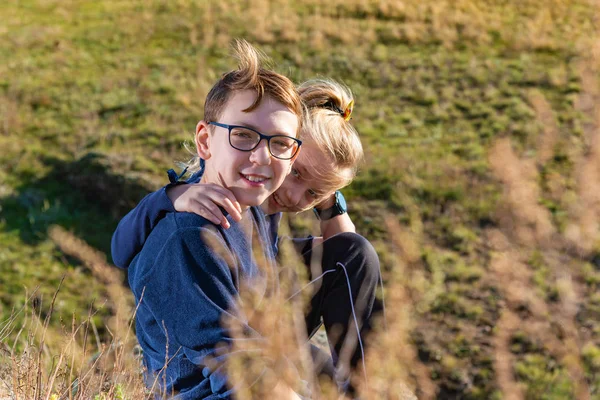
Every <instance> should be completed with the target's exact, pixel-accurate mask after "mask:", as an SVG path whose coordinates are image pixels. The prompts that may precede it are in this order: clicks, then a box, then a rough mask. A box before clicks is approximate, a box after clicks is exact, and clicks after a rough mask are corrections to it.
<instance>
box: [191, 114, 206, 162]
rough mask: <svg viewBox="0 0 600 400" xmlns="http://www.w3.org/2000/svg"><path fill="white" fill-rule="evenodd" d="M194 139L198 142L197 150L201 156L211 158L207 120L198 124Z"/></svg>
mask: <svg viewBox="0 0 600 400" xmlns="http://www.w3.org/2000/svg"><path fill="white" fill-rule="evenodd" d="M194 141H195V142H196V151H197V152H198V155H199V156H200V158H203V159H204V160H208V159H209V158H210V134H209V131H208V124H207V123H206V121H204V120H202V121H200V122H198V125H196V135H195V137H194Z"/></svg>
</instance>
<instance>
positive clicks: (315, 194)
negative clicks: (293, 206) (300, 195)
mask: <svg viewBox="0 0 600 400" xmlns="http://www.w3.org/2000/svg"><path fill="white" fill-rule="evenodd" d="M307 192H308V194H309V195H310V197H312V198H316V197H317V193H316V192H315V191H314V190H312V189H308V190H307Z"/></svg>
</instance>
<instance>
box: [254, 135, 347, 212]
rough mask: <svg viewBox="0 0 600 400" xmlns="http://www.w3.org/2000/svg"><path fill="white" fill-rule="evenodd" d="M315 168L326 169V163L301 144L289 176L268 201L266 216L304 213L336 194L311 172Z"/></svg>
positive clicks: (321, 155) (311, 148)
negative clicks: (316, 166)
mask: <svg viewBox="0 0 600 400" xmlns="http://www.w3.org/2000/svg"><path fill="white" fill-rule="evenodd" d="M305 143H306V142H305ZM315 165H319V166H318V168H323V169H326V168H329V165H328V162H327V160H326V159H325V157H324V155H323V154H322V153H321V152H320V151H319V150H318V149H316V148H314V147H312V146H310V145H305V144H303V145H302V150H301V151H300V154H299V155H298V157H297V158H296V161H295V162H294V164H293V165H292V168H291V171H290V174H289V175H288V176H287V177H286V178H285V180H284V181H283V184H282V185H281V186H280V187H279V189H277V190H276V191H275V192H274V193H273V194H272V195H271V196H270V197H269V198H268V200H267V204H266V206H267V207H266V208H267V210H266V212H267V214H273V213H276V212H299V211H304V210H307V209H309V208H311V207H313V206H314V205H315V204H317V203H319V202H320V201H322V200H324V199H325V198H327V196H331V194H333V192H335V191H336V189H337V188H334V187H331V184H330V183H327V182H326V181H324V180H323V177H322V176H321V174H318V173H317V171H315V170H314V168H315V167H314V166H315Z"/></svg>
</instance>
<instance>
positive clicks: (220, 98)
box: [179, 39, 305, 173]
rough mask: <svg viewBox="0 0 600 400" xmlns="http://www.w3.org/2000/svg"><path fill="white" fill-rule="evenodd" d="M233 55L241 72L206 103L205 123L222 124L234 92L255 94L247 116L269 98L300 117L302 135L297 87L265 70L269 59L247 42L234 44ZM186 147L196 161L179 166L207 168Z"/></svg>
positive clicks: (191, 169) (192, 148) (228, 76)
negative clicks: (242, 91) (264, 66)
mask: <svg viewBox="0 0 600 400" xmlns="http://www.w3.org/2000/svg"><path fill="white" fill-rule="evenodd" d="M233 55H234V57H235V58H237V60H238V68H237V69H236V70H233V71H230V72H228V73H226V74H224V75H223V76H222V77H221V79H219V81H218V82H217V83H216V84H215V85H214V86H213V87H212V89H211V90H210V92H208V95H207V96H206V101H205V102H204V120H205V121H207V122H219V118H220V117H221V114H222V113H223V110H224V109H225V107H226V106H227V102H228V101H229V99H230V98H231V95H232V94H233V93H234V92H237V91H241V90H252V91H254V92H255V93H256V100H255V101H254V103H252V104H251V105H250V106H249V107H248V108H246V109H244V110H243V111H244V112H251V111H252V110H254V109H256V108H257V107H258V106H260V103H261V101H262V99H263V97H264V96H269V97H271V98H272V99H273V100H275V101H277V102H278V103H281V104H283V105H284V106H286V107H287V108H288V109H289V110H290V111H291V112H293V113H294V114H296V115H297V116H298V130H297V132H296V133H298V132H300V129H301V127H302V123H303V121H304V112H305V108H304V104H303V103H302V100H301V99H300V95H299V94H298V91H297V89H296V86H295V85H294V83H293V82H292V81H291V80H290V79H289V78H287V77H285V76H283V75H281V74H279V73H277V72H274V71H272V70H269V69H266V68H263V65H265V64H268V63H269V59H268V58H267V57H266V56H265V55H264V54H263V53H261V52H259V51H258V50H257V49H255V48H254V47H253V46H252V45H251V44H250V43H248V42H247V41H245V40H243V39H237V40H236V41H235V42H234V43H233ZM184 147H185V148H186V149H187V151H188V152H189V153H190V154H192V156H193V158H192V159H191V160H189V161H188V162H187V163H179V165H180V166H181V167H182V168H187V171H188V173H193V172H196V171H199V170H200V169H201V168H203V164H202V161H201V160H200V158H199V157H198V155H197V154H196V148H195V145H194V144H193V143H187V142H186V143H184Z"/></svg>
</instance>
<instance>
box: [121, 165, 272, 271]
mask: <svg viewBox="0 0 600 400" xmlns="http://www.w3.org/2000/svg"><path fill="white" fill-rule="evenodd" d="M202 172H203V171H202V170H201V171H199V172H197V173H195V174H194V175H192V176H191V177H190V178H189V179H188V180H187V181H185V182H183V181H177V179H176V178H174V177H173V174H170V175H169V178H170V179H171V183H169V184H168V185H166V186H164V187H162V188H160V189H159V190H157V191H156V192H153V193H150V194H149V195H147V196H146V197H144V198H143V199H142V200H141V201H140V203H139V204H138V205H137V206H136V207H135V208H134V209H133V210H131V211H130V212H129V213H128V214H127V215H126V216H125V217H123V219H122V220H121V221H120V222H119V225H118V226H117V229H116V230H115V233H114V234H113V237H112V241H111V254H112V258H113V263H114V264H115V265H116V266H117V267H119V268H127V267H128V266H129V264H130V263H131V260H133V258H134V257H135V256H136V254H138V253H139V252H140V250H141V249H142V246H143V245H144V243H145V242H146V238H147V237H148V235H150V232H152V230H153V229H154V227H155V226H156V225H157V224H158V223H159V222H160V220H161V219H163V218H164V217H165V215H166V214H167V213H170V212H175V208H174V207H173V203H172V202H171V200H170V199H169V196H167V189H168V188H169V187H171V186H173V185H178V184H186V183H188V184H190V183H198V182H200V179H201V178H202ZM224 212H225V211H224ZM280 220H281V213H276V214H271V215H269V216H267V224H268V232H269V238H270V242H271V245H272V246H273V251H274V252H275V254H277V251H278V248H277V245H278V235H277V230H278V228H279V222H280Z"/></svg>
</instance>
